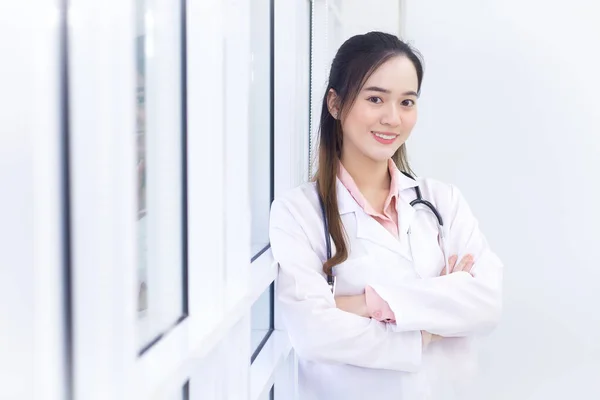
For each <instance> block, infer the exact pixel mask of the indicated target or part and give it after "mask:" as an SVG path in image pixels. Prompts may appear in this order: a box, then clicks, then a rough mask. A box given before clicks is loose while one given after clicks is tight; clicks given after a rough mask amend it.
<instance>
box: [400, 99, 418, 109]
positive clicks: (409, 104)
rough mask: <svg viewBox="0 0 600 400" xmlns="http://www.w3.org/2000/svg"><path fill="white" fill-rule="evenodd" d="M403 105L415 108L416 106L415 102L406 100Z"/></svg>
mask: <svg viewBox="0 0 600 400" xmlns="http://www.w3.org/2000/svg"><path fill="white" fill-rule="evenodd" d="M402 105H403V106H404V107H413V106H414V105H415V102H414V100H411V99H406V100H404V101H403V102H402Z"/></svg>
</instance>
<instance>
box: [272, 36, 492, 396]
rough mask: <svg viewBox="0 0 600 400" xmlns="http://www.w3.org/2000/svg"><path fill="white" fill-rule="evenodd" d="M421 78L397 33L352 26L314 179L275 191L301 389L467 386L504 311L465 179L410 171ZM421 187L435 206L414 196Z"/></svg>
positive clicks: (398, 391) (277, 242)
mask: <svg viewBox="0 0 600 400" xmlns="http://www.w3.org/2000/svg"><path fill="white" fill-rule="evenodd" d="M422 79H423V67H422V64H421V61H420V59H419V57H418V56H417V55H416V54H415V52H414V51H413V50H412V49H411V48H410V47H409V46H408V45H407V44H405V43H403V42H402V41H400V40H399V39H398V38H397V37H395V36H393V35H389V34H384V33H380V32H370V33H367V34H364V35H358V36H354V37H352V38H350V39H348V40H347V41H346V42H345V43H344V44H343V45H342V46H341V47H340V49H339V50H338V52H337V54H336V56H335V58H334V60H333V63H332V66H331V72H330V75H329V83H328V86H327V90H326V92H325V95H324V97H323V106H322V112H321V120H320V142H319V168H318V171H317V172H316V175H315V177H314V180H313V182H310V183H306V184H304V185H302V186H300V187H297V188H295V189H293V190H291V191H289V192H288V193H285V194H284V195H282V196H280V197H278V198H277V199H276V200H275V201H274V203H273V205H272V208H271V222H270V240H271V248H272V252H273V255H274V257H275V259H276V260H277V262H278V263H279V265H280V269H279V276H278V291H277V293H278V306H279V307H280V309H281V312H282V316H283V318H284V321H285V324H286V328H287V330H288V333H289V336H290V340H291V342H292V345H293V347H294V349H295V351H296V354H297V356H298V361H299V365H298V368H299V371H298V374H299V391H300V400H338V399H339V400H342V399H343V400H362V399H371V398H379V399H401V400H419V399H454V398H456V399H465V398H466V397H465V396H466V394H465V393H466V391H465V389H468V387H469V385H470V383H471V382H472V378H473V376H474V372H475V370H476V364H475V361H476V360H475V358H474V355H475V351H474V350H475V349H474V340H473V339H474V338H475V337H476V336H477V335H479V334H482V333H485V332H489V330H490V329H491V328H493V327H494V326H495V325H496V323H497V321H498V319H499V316H500V312H501V287H502V269H503V268H502V264H501V262H500V260H499V259H498V258H497V257H496V256H495V254H494V253H493V252H492V251H491V250H490V248H489V246H488V244H487V242H486V240H485V238H484V236H483V235H482V233H481V232H480V230H479V228H478V223H477V220H476V219H475V217H474V216H473V214H472V213H471V210H470V209H469V206H468V205H467V203H466V201H465V200H464V198H463V197H462V195H461V193H460V192H459V191H458V189H457V188H456V187H454V186H452V185H449V184H445V183H442V182H438V181H435V180H432V179H424V178H415V179H413V178H411V177H410V176H411V170H410V168H409V165H408V161H407V155H406V147H405V141H406V140H407V138H408V137H409V135H410V133H411V131H412V129H413V127H414V125H415V123H416V120H417V103H418V97H419V93H420V89H421V82H422ZM417 192H419V194H420V196H421V198H422V200H425V201H427V202H429V203H430V204H431V205H432V206H433V207H432V208H434V209H435V210H437V212H438V213H439V216H440V219H438V218H437V216H436V214H435V213H434V212H433V211H432V210H431V209H430V208H428V207H426V206H425V205H423V204H422V203H421V204H414V206H411V202H412V201H413V200H415V199H416V198H417ZM321 201H322V204H321ZM323 212H324V213H325V215H326V219H324V218H323ZM326 222H327V228H324V227H325V223H326ZM440 222H441V223H440ZM325 229H327V230H328V234H327V235H325ZM328 243H330V251H329V253H330V254H331V257H328V251H327V247H328ZM328 276H334V277H335V285H333V286H330V285H328V280H327V277H328ZM332 289H333V290H332Z"/></svg>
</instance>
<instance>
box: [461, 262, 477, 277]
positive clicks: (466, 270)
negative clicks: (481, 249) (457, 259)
mask: <svg viewBox="0 0 600 400" xmlns="http://www.w3.org/2000/svg"><path fill="white" fill-rule="evenodd" d="M473 265H475V261H474V260H471V261H470V262H469V263H467V265H466V266H465V267H464V268H463V271H465V272H468V273H469V274H471V275H473V274H472V273H471V270H472V269H473Z"/></svg>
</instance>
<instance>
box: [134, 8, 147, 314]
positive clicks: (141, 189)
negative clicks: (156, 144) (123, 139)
mask: <svg viewBox="0 0 600 400" xmlns="http://www.w3.org/2000/svg"><path fill="white" fill-rule="evenodd" d="M143 5H144V4H143V2H142V1H139V0H138V1H137V6H138V8H137V12H138V20H137V37H136V41H135V42H136V84H137V85H136V89H137V90H136V91H137V96H136V97H137V102H136V135H135V136H136V151H137V154H136V171H137V221H138V222H137V229H138V235H137V236H138V243H137V246H138V249H137V254H138V287H137V289H138V296H137V298H138V307H137V309H138V316H139V317H140V318H141V317H144V316H145V314H146V310H147V309H148V288H147V283H146V282H147V276H146V266H147V263H146V254H147V251H146V249H147V247H146V244H147V242H146V232H147V230H146V167H145V164H146V142H145V139H146V98H145V96H146V85H145V83H146V81H145V76H146V73H145V62H144V44H145V35H144V20H143V17H142V18H140V17H141V16H143V11H144V10H143Z"/></svg>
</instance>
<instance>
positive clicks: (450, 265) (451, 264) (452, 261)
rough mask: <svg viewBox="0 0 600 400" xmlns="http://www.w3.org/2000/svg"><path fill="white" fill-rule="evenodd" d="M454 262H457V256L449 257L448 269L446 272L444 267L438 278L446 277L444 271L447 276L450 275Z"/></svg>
mask: <svg viewBox="0 0 600 400" xmlns="http://www.w3.org/2000/svg"><path fill="white" fill-rule="evenodd" d="M456 260H458V256H457V255H453V256H450V258H449V259H448V269H447V270H446V266H444V268H443V269H442V272H441V273H440V276H444V275H446V271H448V273H449V274H450V273H452V270H453V269H454V265H455V264H456Z"/></svg>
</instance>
